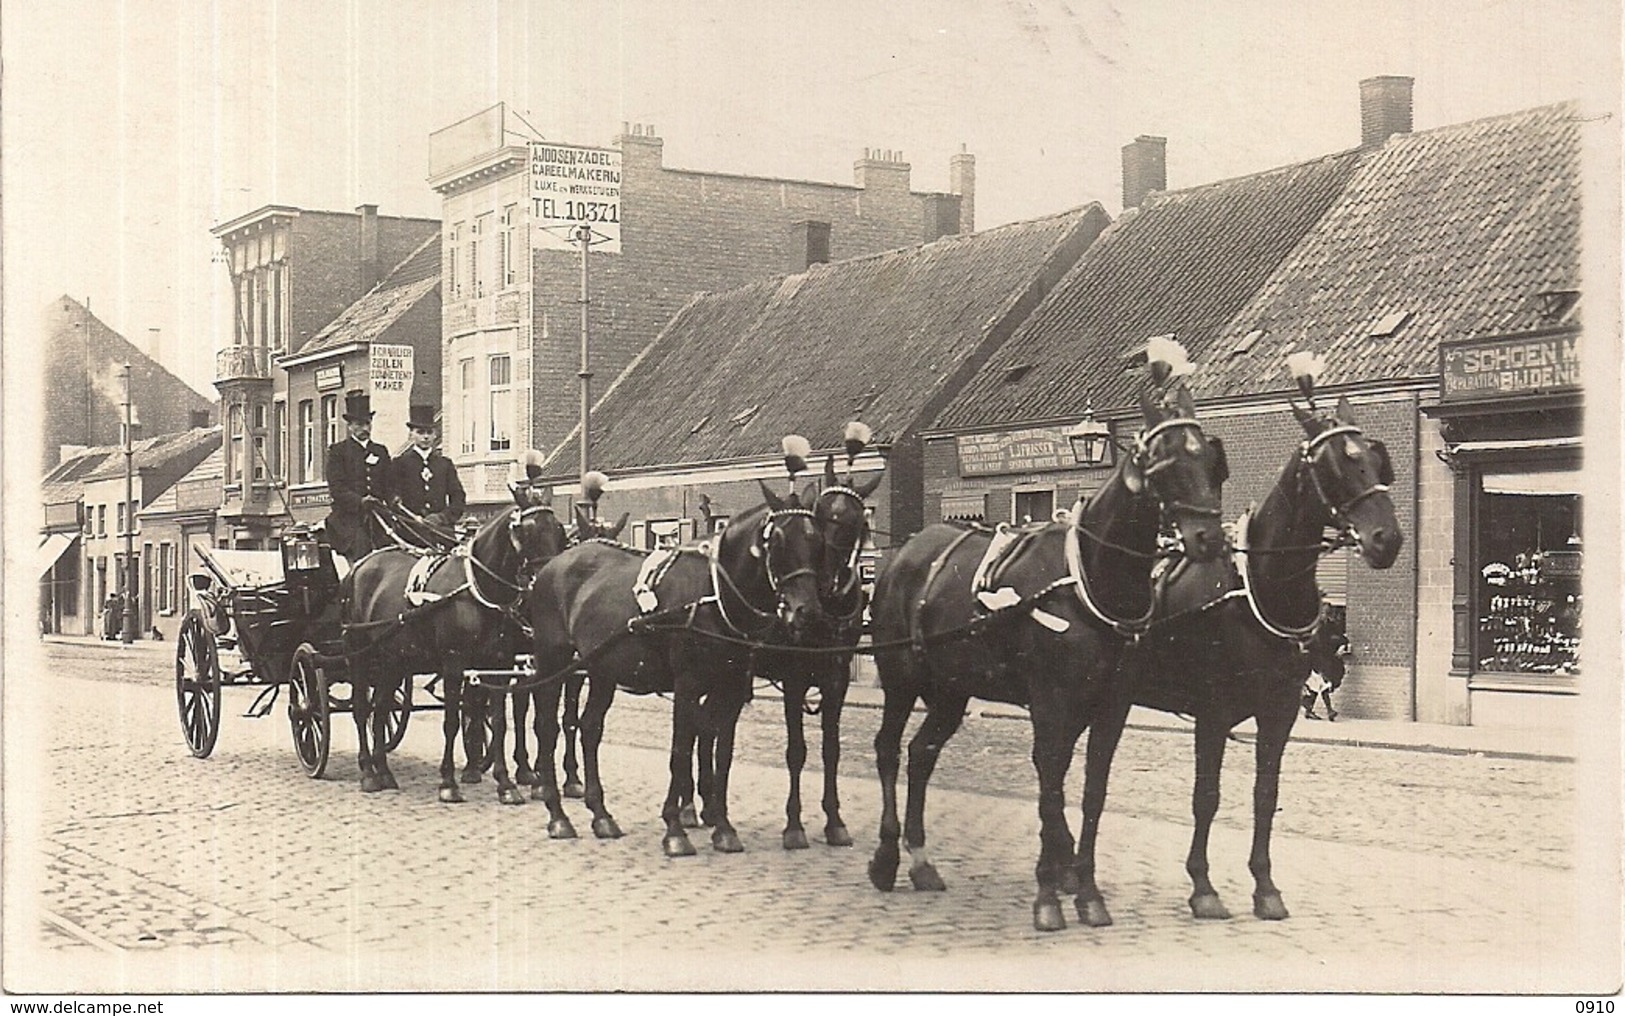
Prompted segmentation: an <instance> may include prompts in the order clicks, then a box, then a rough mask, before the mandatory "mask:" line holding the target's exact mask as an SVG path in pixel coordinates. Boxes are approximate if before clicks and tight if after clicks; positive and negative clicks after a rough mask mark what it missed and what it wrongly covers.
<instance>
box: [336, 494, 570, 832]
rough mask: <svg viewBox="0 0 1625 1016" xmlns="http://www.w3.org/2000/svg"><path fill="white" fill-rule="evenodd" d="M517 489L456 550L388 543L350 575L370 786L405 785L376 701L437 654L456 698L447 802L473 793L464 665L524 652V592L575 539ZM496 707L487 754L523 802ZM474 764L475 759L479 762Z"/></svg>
mask: <svg viewBox="0 0 1625 1016" xmlns="http://www.w3.org/2000/svg"><path fill="white" fill-rule="evenodd" d="M513 495H514V502H515V506H514V507H513V508H511V509H509V510H508V511H506V512H502V513H499V514H497V515H496V516H494V517H493V518H491V519H490V520H489V521H487V522H486V523H485V524H484V525H482V526H481V527H480V528H479V530H478V531H477V532H476V533H475V534H474V536H473V537H472V539H471V540H469V541H468V542H467V543H464V544H462V545H459V546H458V547H457V548H456V549H455V550H454V551H453V552H452V553H451V554H449V555H425V554H424V553H422V552H416V553H414V552H412V551H408V550H404V549H397V548H388V549H384V550H379V551H375V552H373V553H372V554H369V555H367V556H366V557H364V558H362V559H361V560H360V561H359V562H357V563H356V566H355V568H354V570H352V571H351V572H350V574H349V575H348V576H346V578H345V582H344V587H343V593H342V595H344V596H345V598H346V600H347V601H348V602H347V603H346V607H345V620H346V623H345V643H346V650H347V653H348V655H349V656H350V680H351V684H352V687H353V688H354V701H355V704H354V713H355V724H356V736H357V740H358V742H359V745H358V759H359V761H360V765H361V789H362V790H364V791H368V792H371V791H377V790H386V789H388V790H394V789H396V787H397V784H396V782H395V777H394V774H392V773H391V772H390V770H389V760H388V757H387V749H386V747H385V743H386V742H385V740H384V719H385V715H386V712H387V710H386V709H385V708H375V706H387V704H388V703H390V702H391V701H392V700H393V697H394V695H395V693H396V691H397V689H398V688H399V686H400V684H401V682H403V681H406V680H409V679H410V677H411V675H412V674H413V673H416V672H418V671H421V670H423V669H424V664H425V662H426V661H435V662H437V663H438V673H439V675H440V681H441V689H442V694H443V696H444V698H445V703H446V709H445V716H444V722H443V728H444V731H445V753H444V754H443V755H442V757H441V761H440V800H442V801H446V802H455V801H461V800H462V799H463V797H462V792H461V791H460V790H459V789H458V787H457V780H456V769H455V763H454V761H453V758H452V755H453V744H454V742H455V740H456V734H457V732H458V731H459V729H460V728H461V726H462V723H461V713H462V706H463V702H464V691H465V686H464V674H463V672H464V671H465V670H467V669H470V668H478V669H491V670H511V669H512V668H513V663H514V651H515V649H516V648H518V647H519V645H520V641H519V638H518V625H517V623H516V622H517V618H518V615H517V613H516V610H517V608H518V606H519V604H520V602H521V598H522V596H523V590H524V588H525V586H526V585H527V584H528V582H529V579H530V576H531V575H533V574H534V573H535V571H536V569H538V568H540V567H541V565H542V564H543V563H544V562H546V561H547V560H549V559H550V558H552V557H553V556H554V555H555V554H557V553H558V552H559V551H560V550H562V549H564V545H565V540H566V534H565V531H564V527H563V525H561V524H560V523H559V520H558V519H557V518H555V517H554V515H553V509H552V508H551V507H548V506H546V505H542V504H537V503H535V502H536V498H535V495H534V494H533V493H532V492H531V491H530V490H529V489H528V488H525V487H520V486H515V487H514V488H513ZM420 562H427V563H426V564H424V565H423V567H424V568H425V569H426V570H427V569H429V568H430V567H432V570H431V571H429V572H428V576H427V579H426V580H424V581H421V582H419V583H416V584H412V579H413V576H412V573H413V571H414V569H417V568H419V567H420ZM420 574H421V573H420ZM409 585H410V586H411V589H412V591H411V592H410V593H409V591H408V590H409ZM497 705H498V706H499V707H500V705H501V703H500V701H499V702H498V703H497ZM489 712H490V714H491V721H492V735H493V743H492V746H491V748H490V750H489V751H488V752H487V754H488V755H489V756H490V757H492V758H493V759H494V760H495V763H496V783H497V795H498V800H500V801H501V802H502V803H504V804H522V803H524V798H523V797H522V796H521V795H520V794H519V792H518V791H517V790H516V789H515V788H514V785H513V783H512V782H510V781H509V779H508V771H507V766H506V764H505V763H504V762H503V761H502V757H501V755H502V750H503V737H504V734H505V732H506V726H507V724H506V722H505V719H504V717H505V713H506V710H504V709H502V708H494V709H491V710H489ZM474 762H475V760H474V759H470V764H471V767H472V765H473V763H474ZM474 771H475V772H477V770H474Z"/></svg>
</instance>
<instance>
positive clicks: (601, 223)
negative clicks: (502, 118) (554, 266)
mask: <svg viewBox="0 0 1625 1016" xmlns="http://www.w3.org/2000/svg"><path fill="white" fill-rule="evenodd" d="M530 219H531V223H532V225H533V226H534V227H535V228H533V229H532V231H531V237H532V242H533V244H534V245H535V246H536V247H537V248H539V249H542V250H578V249H579V248H578V247H577V245H576V242H575V240H574V239H573V236H574V230H575V227H576V226H578V225H581V224H583V223H585V224H586V225H588V226H591V227H592V231H593V244H592V247H593V250H595V251H608V252H610V253H613V254H619V253H620V252H621V153H620V151H619V149H614V148H581V147H578V146H575V145H556V144H553V143H551V142H548V141H532V142H531V143H530Z"/></svg>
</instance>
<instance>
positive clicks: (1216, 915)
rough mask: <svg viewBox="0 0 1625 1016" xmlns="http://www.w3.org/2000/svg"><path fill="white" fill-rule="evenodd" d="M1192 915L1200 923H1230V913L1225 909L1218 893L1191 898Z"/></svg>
mask: <svg viewBox="0 0 1625 1016" xmlns="http://www.w3.org/2000/svg"><path fill="white" fill-rule="evenodd" d="M1191 915H1192V916H1193V917H1195V918H1196V919H1197V920H1198V921H1228V920H1230V911H1228V910H1226V909H1225V908H1224V904H1223V903H1222V902H1220V901H1219V895H1218V894H1217V893H1204V894H1202V895H1199V896H1192V897H1191Z"/></svg>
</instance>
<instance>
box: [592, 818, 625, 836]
mask: <svg viewBox="0 0 1625 1016" xmlns="http://www.w3.org/2000/svg"><path fill="white" fill-rule="evenodd" d="M592 834H593V835H594V836H596V837H598V838H599V839H601V840H618V839H620V838H621V827H620V826H619V825H617V824H616V822H615V820H614V819H613V818H610V817H609V816H608V815H605V816H604V817H603V818H595V819H593V820H592Z"/></svg>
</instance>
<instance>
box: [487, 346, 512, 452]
mask: <svg viewBox="0 0 1625 1016" xmlns="http://www.w3.org/2000/svg"><path fill="white" fill-rule="evenodd" d="M490 367H491V450H492V451H494V452H499V451H506V450H507V449H509V448H511V447H512V446H513V439H512V438H511V437H510V436H509V435H510V433H511V431H510V428H511V427H512V426H513V387H512V385H513V358H512V357H511V356H509V355H508V354H507V353H498V354H496V355H495V356H492V357H491V359H490Z"/></svg>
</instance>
